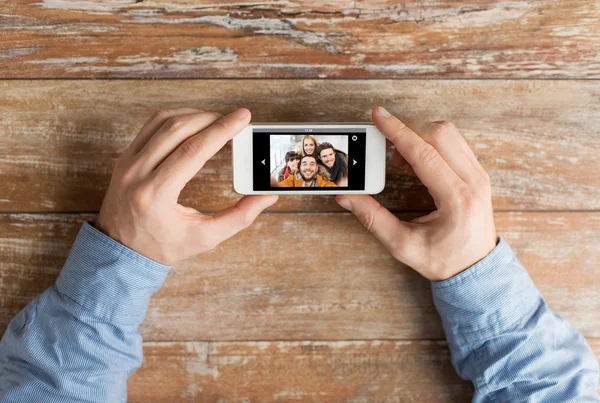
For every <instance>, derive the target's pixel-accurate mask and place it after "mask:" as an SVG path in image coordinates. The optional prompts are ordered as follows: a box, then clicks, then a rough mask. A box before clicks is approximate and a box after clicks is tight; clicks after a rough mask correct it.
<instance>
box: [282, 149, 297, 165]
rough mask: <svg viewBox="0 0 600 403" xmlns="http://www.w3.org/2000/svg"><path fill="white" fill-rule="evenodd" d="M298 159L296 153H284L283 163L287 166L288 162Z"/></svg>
mask: <svg viewBox="0 0 600 403" xmlns="http://www.w3.org/2000/svg"><path fill="white" fill-rule="evenodd" d="M299 159H300V154H298V153H297V152H296V151H288V152H287V153H285V163H286V164H287V163H288V162H290V161H291V160H299Z"/></svg>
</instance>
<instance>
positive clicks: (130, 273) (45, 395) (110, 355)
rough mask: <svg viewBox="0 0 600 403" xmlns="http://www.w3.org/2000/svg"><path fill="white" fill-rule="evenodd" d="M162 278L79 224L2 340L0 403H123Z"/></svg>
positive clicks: (153, 267) (162, 272) (156, 266)
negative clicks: (57, 266)
mask: <svg viewBox="0 0 600 403" xmlns="http://www.w3.org/2000/svg"><path fill="white" fill-rule="evenodd" d="M168 271H169V266H165V265H162V264H160V263H157V262H155V261H152V260H150V259H148V258H146V257H144V256H142V255H140V254H139V253H137V252H135V251H133V250H131V249H129V248H127V247H126V246H124V245H122V244H120V243H119V242H117V241H115V240H114V239H112V238H110V237H108V236H107V235H105V234H103V233H102V232H100V231H99V230H97V229H96V228H94V227H93V221H92V222H87V221H86V222H84V223H83V226H82V227H81V229H80V231H79V234H78V235H77V238H76V240H75V243H74V245H73V248H72V249H71V252H70V254H69V256H68V258H67V260H66V262H65V265H64V266H63V268H62V271H61V273H60V275H59V277H58V279H57V281H56V283H55V284H54V285H53V286H52V287H50V288H49V289H47V290H46V291H44V292H43V293H42V294H41V295H40V296H38V297H37V298H36V299H35V300H33V301H32V302H30V303H29V304H28V305H27V306H26V307H25V308H24V309H23V310H22V311H21V312H19V313H18V314H17V316H15V317H14V318H13V319H12V321H11V322H10V324H9V326H8V329H7V330H6V332H5V333H4V336H3V337H2V341H1V342H0V402H34V401H35V402H42V401H43V402H73V401H85V402H125V401H126V400H127V378H128V377H129V376H130V375H131V374H132V373H134V372H135V371H136V370H137V369H138V368H139V367H140V365H141V363H142V337H141V335H140V334H139V332H138V326H139V325H140V323H141V322H142V321H143V320H144V317H145V315H146V311H147V309H148V304H149V302H150V297H151V295H152V294H153V293H154V292H155V291H156V290H158V288H160V286H161V285H162V283H163V282H164V280H165V278H166V276H167V273H168Z"/></svg>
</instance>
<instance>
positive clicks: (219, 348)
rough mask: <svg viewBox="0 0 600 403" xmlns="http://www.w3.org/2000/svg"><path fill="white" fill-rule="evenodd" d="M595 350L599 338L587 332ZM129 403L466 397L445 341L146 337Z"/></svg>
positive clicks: (468, 392)
mask: <svg viewBox="0 0 600 403" xmlns="http://www.w3.org/2000/svg"><path fill="white" fill-rule="evenodd" d="M588 343H589V344H590V346H591V348H592V350H593V351H594V354H595V355H596V357H600V340H599V339H588ZM144 355H145V358H144V364H143V366H142V368H141V369H139V370H138V372H136V373H135V374H134V375H133V376H132V377H131V378H130V381H129V383H128V389H129V399H128V400H129V401H131V402H147V401H153V402H172V401H174V400H176V401H178V402H194V401H208V402H216V401H219V402H233V401H235V402H239V401H250V402H258V401H259V402H282V401H301V402H327V403H329V402H423V403H425V402H434V403H443V402H452V403H459V402H470V401H471V397H472V395H473V387H472V385H471V383H470V382H467V381H463V380H461V379H460V378H459V377H458V376H457V375H456V373H455V370H454V368H453V367H452V365H451V363H450V354H449V351H448V347H447V345H446V343H445V342H441V341H440V342H431V341H384V340H373V341H330V342H324V341H298V342H211V343H206V342H177V343H145V344H144Z"/></svg>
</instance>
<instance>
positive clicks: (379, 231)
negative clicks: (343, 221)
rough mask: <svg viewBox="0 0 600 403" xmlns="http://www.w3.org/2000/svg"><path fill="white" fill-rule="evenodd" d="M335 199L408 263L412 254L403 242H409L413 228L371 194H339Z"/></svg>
mask: <svg viewBox="0 0 600 403" xmlns="http://www.w3.org/2000/svg"><path fill="white" fill-rule="evenodd" d="M335 200H336V201H337V202H338V204H339V205H340V206H342V207H343V208H345V209H346V210H349V211H351V212H352V213H353V214H354V215H355V216H356V218H358V221H360V223H361V224H362V225H364V226H365V228H366V229H368V230H369V231H371V232H372V233H373V235H375V237H376V238H377V239H379V241H380V242H381V243H382V244H383V245H384V246H385V247H386V248H387V249H388V250H389V251H390V252H391V253H392V254H393V255H394V257H396V258H397V259H399V260H401V261H402V262H404V263H406V262H407V261H408V259H409V258H410V256H408V255H407V253H410V251H407V250H406V249H405V248H403V247H402V245H403V244H408V243H409V239H410V237H411V233H412V228H411V226H410V224H409V223H405V222H403V221H400V220H399V219H398V218H396V216H395V215H393V214H392V213H390V211H389V210H388V209H386V208H385V207H383V206H382V205H381V204H379V202H378V201H377V200H375V199H374V198H372V197H371V196H369V195H338V196H336V198H335Z"/></svg>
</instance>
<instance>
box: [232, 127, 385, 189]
mask: <svg viewBox="0 0 600 403" xmlns="http://www.w3.org/2000/svg"><path fill="white" fill-rule="evenodd" d="M254 128H256V129H269V128H272V129H274V130H276V129H277V128H285V129H299V130H302V131H305V130H306V129H312V130H314V131H318V129H332V128H360V129H366V138H367V140H366V143H365V154H366V155H365V190H339V191H322V190H304V189H303V190H298V191H294V190H286V191H278V190H260V191H255V190H253V163H252V162H253V161H252V149H253V148H252V130H253V129H254ZM306 133H307V134H310V131H308V130H306ZM231 149H232V161H233V189H234V190H235V191H236V192H237V193H239V194H243V195H250V194H281V195H284V194H285V195H311V194H313V195H314V194H327V195H332V194H377V193H380V192H381V191H383V189H384V187H385V163H386V161H385V160H386V145H385V137H384V136H383V135H382V134H381V133H380V132H379V130H378V129H377V127H375V125H373V124H367V123H254V124H250V125H248V126H246V127H245V128H244V130H242V131H241V132H240V133H239V134H238V135H237V136H235V137H234V138H233V145H232V148H231ZM236 150H242V152H236ZM248 150H250V152H249V151H248ZM316 189H318V188H316ZM340 189H341V188H340Z"/></svg>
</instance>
